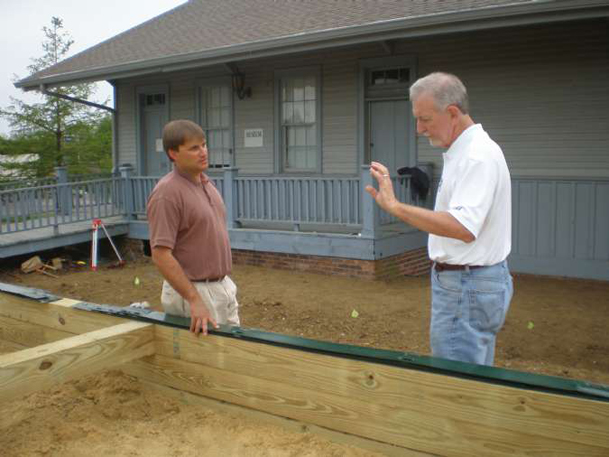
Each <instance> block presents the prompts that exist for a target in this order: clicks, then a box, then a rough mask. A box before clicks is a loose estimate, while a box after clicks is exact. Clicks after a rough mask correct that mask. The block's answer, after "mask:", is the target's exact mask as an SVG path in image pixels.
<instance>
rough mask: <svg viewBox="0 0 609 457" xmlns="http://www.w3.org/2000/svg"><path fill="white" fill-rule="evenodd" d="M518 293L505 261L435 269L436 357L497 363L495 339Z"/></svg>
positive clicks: (433, 323) (433, 332) (433, 333)
mask: <svg viewBox="0 0 609 457" xmlns="http://www.w3.org/2000/svg"><path fill="white" fill-rule="evenodd" d="M513 293H514V286H513V284H512V277H511V275H510V271H509V269H508V266H507V262H506V261H503V262H500V263H498V264H495V265H491V266H488V267H480V268H473V269H469V268H468V269H465V270H444V271H442V272H437V271H436V268H435V265H434V267H433V268H432V270H431V330H430V337H431V351H432V354H433V356H434V357H443V358H445V359H451V360H459V361H461V362H469V363H477V364H479V365H493V361H494V359H495V340H496V337H497V333H498V332H499V330H500V329H501V327H502V326H503V323H504V322H505V316H506V315H507V312H508V309H509V307H510V300H511V299H512V295H513Z"/></svg>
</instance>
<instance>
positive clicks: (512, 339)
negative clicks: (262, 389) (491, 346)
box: [0, 257, 609, 456]
mask: <svg viewBox="0 0 609 457" xmlns="http://www.w3.org/2000/svg"><path fill="white" fill-rule="evenodd" d="M72 260H74V258H72ZM82 260H83V261H87V259H86V258H83V259H82ZM111 267H112V265H111V264H106V265H104V264H103V263H102V265H101V267H100V269H99V270H98V271H97V272H92V271H90V270H89V268H88V266H87V265H79V264H77V263H76V262H74V261H72V262H71V266H70V267H68V268H67V269H65V270H64V271H61V272H58V273H57V276H58V277H57V278H54V277H50V276H45V275H41V274H36V273H31V274H28V275H26V274H23V273H21V272H19V271H18V270H17V269H11V268H4V269H3V270H2V271H0V281H2V282H10V283H13V284H19V285H24V286H31V287H36V288H41V289H45V290H48V291H50V292H53V293H55V294H57V295H59V296H62V297H68V298H74V299H80V300H84V301H88V302H93V303H100V304H111V305H122V306H126V305H129V304H130V303H133V302H142V301H148V302H149V303H150V304H151V305H152V307H153V308H154V309H157V310H159V311H161V310H162V308H161V307H160V301H159V297H160V288H161V282H162V279H161V277H160V275H159V274H158V273H157V271H156V269H155V267H154V265H152V263H151V262H150V260H149V259H148V258H146V257H142V258H137V259H130V260H129V261H128V262H127V264H126V265H125V266H124V267H122V268H111ZM232 277H233V279H234V280H235V282H236V283H237V286H238V288H239V295H238V297H239V302H240V318H241V323H242V326H243V327H248V328H259V329H264V330H269V331H273V332H278V333H283V334H290V335H298V336H304V337H307V338H315V339H319V340H326V341H334V342H340V343H348V344H356V345H360V346H369V347H377V348H385V349H394V350H400V351H410V352H415V353H419V354H429V343H428V337H429V332H428V325H429V313H430V309H429V301H430V288H429V277H421V278H401V279H397V280H393V281H388V282H380V281H376V282H374V281H365V280H360V279H352V278H341V277H335V276H324V275H317V274H310V273H303V272H294V271H282V270H272V269H267V268H261V267H251V266H235V268H234V272H233V275H232ZM514 285H515V294H514V299H513V300H512V305H511V309H510V312H509V314H508V318H507V321H506V324H505V327H504V329H503V330H502V331H501V333H500V334H499V337H498V342H497V357H496V365H497V366H500V367H508V368H512V369H516V370H521V371H528V372H534V373H541V374H548V375H554V376H561V377H566V378H576V379H584V380H588V381H592V382H595V383H601V384H609V357H608V356H607V354H609V332H607V328H608V327H607V324H608V322H609V282H602V281H584V280H567V279H560V278H547V277H536V276H528V275H516V276H515V278H514ZM353 311H356V312H357V313H353ZM355 315H357V317H353V316H355ZM1 349H2V348H0V350H1ZM134 392H135V393H134ZM137 392H140V394H137ZM96 405H97V407H96ZM124 406H129V407H128V408H124ZM11 408H12V409H11ZM41 411H44V414H43V415H42V416H41V415H40V412H41ZM84 417H91V418H94V420H93V421H92V420H90V419H87V420H86V421H83V419H84ZM125 421H126V422H125ZM59 423H61V426H59V425H58V424H59ZM203 423H204V424H205V426H204V428H201V424H203ZM49 424H55V425H50V426H49ZM121 424H122V425H121ZM125 424H128V427H126V426H125ZM195 424H196V427H195ZM0 425H1V427H0V429H1V430H3V433H2V435H3V436H4V438H0V444H1V445H2V448H3V450H4V451H5V450H6V449H15V450H16V453H15V454H11V455H82V454H81V451H82V453H84V450H85V449H98V451H99V452H94V453H93V454H91V455H151V456H155V455H159V456H160V455H183V454H185V453H186V452H191V451H192V450H193V449H195V448H198V449H199V450H200V451H201V452H202V453H203V455H221V454H222V455H223V456H233V455H234V456H241V455H246V456H284V455H285V456H292V455H293V456H305V455H312V456H313V455H315V456H318V455H319V456H326V455H327V456H364V455H373V454H370V453H367V452H364V451H361V450H359V449H356V448H349V447H347V446H345V445H338V444H335V443H330V442H327V441H324V440H321V439H319V438H316V437H313V436H311V435H309V434H297V433H296V434H290V433H291V432H287V431H284V430H282V429H279V428H272V427H268V428H267V429H264V430H258V429H256V427H259V426H261V425H259V424H251V423H246V422H243V420H242V419H239V418H236V419H235V418H230V417H224V416H222V415H221V414H219V413H217V412H213V411H209V410H206V409H201V408H196V407H190V406H185V405H181V404H179V403H177V402H176V401H174V400H170V399H167V398H163V397H162V396H155V395H152V394H150V393H148V392H146V391H142V390H141V389H140V388H139V387H138V385H137V381H136V380H133V379H131V378H128V377H126V376H124V375H121V374H119V373H107V374H104V375H103V376H93V377H89V378H87V379H84V380H81V381H79V382H75V383H69V384H66V385H64V386H59V387H58V388H56V389H54V390H53V391H52V392H51V393H50V394H49V393H46V394H42V393H37V394H33V395H30V396H29V397H27V398H25V399H23V400H19V401H16V402H13V403H11V404H9V405H8V406H7V405H4V406H3V407H1V408H0ZM129 427H133V430H129ZM39 428H42V429H44V435H45V437H46V438H45V439H44V440H42V441H37V442H36V443H32V442H29V441H28V439H29V438H28V435H29V434H33V435H40V432H39V431H38V430H39ZM125 428H127V430H125ZM5 430H10V431H11V433H10V434H9V435H10V438H8V435H7V434H6V433H4V431H5ZM168 430H169V433H168V432H167V431H168ZM219 430H223V433H224V431H227V430H228V431H234V432H235V433H237V435H236V436H234V437H231V438H229V439H228V441H229V442H228V443H226V442H225V443H223V444H224V446H222V445H221V443H220V442H218V440H217V439H214V437H217V436H224V435H222V434H220V432H219ZM83 436H85V437H88V438H87V440H85V439H84V438H83ZM171 436H175V437H178V438H179V439H177V440H176V439H172V438H171ZM89 438H90V440H89ZM7 440H8V444H9V446H8V447H7ZM18 440H24V441H23V442H24V443H28V444H27V446H28V447H19V446H17V445H16V443H17V441H18ZM149 441H150V442H155V445H154V448H153V447H152V444H146V443H148V442H149ZM222 441H224V439H222ZM41 443H43V444H41ZM62 443H63V444H62ZM65 443H71V444H69V445H66V444H65ZM119 445H120V448H119V449H120V450H118V449H117V448H112V446H119ZM15 446H16V447H15ZM23 446H26V444H24V445H23ZM90 446H93V447H92V448H91V447H90ZM95 446H97V448H95ZM210 446H211V447H210ZM157 447H158V449H157ZM3 455H7V454H5V453H3Z"/></svg>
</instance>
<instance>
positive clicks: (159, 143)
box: [156, 138, 163, 152]
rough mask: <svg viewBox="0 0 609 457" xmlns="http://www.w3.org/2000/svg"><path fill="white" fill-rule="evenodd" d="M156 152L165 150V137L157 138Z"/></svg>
mask: <svg viewBox="0 0 609 457" xmlns="http://www.w3.org/2000/svg"><path fill="white" fill-rule="evenodd" d="M156 152H163V138H157V139H156Z"/></svg>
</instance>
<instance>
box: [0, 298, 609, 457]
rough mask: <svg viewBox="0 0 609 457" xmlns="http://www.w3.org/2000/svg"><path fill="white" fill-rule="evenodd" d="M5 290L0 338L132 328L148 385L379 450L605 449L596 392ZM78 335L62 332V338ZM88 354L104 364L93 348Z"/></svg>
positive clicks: (133, 371) (606, 415)
mask: <svg viewBox="0 0 609 457" xmlns="http://www.w3.org/2000/svg"><path fill="white" fill-rule="evenodd" d="M7 297H8V296H7V295H3V294H2V293H0V338H3V339H6V340H9V341H12V342H13V343H15V344H22V345H25V346H31V345H36V344H40V343H41V342H43V341H44V340H46V339H48V340H49V341H55V343H51V345H56V346H54V347H55V348H56V349H57V351H56V353H57V354H60V355H61V354H64V352H63V351H62V350H60V349H59V347H60V344H59V343H61V342H65V341H72V342H74V341H76V339H75V338H77V337H73V338H70V339H69V340H62V339H61V338H62V337H66V336H69V335H74V334H77V333H79V332H83V331H84V332H93V333H90V334H89V335H93V334H96V335H97V334H98V333H97V332H101V333H99V335H101V334H103V332H104V331H107V332H110V333H112V335H113V336H110V335H108V341H109V342H112V343H109V344H111V345H118V346H122V344H127V343H124V340H126V339H128V337H127V335H131V336H132V335H134V334H135V333H138V332H141V334H139V336H138V337H137V338H135V337H134V340H133V341H138V342H139V343H134V344H139V346H138V347H139V348H141V352H139V353H137V354H131V355H132V357H131V358H130V359H129V360H131V361H132V363H129V364H127V365H123V366H122V370H123V371H124V372H126V373H127V374H130V375H133V376H136V377H138V378H140V379H142V380H143V381H145V382H146V384H147V385H149V386H155V387H156V388H157V389H160V390H164V391H167V392H173V393H174V394H176V395H179V396H182V397H184V396H186V397H188V398H190V399H191V400H192V399H199V401H200V402H203V403H206V402H207V403H211V404H214V403H215V402H217V401H219V402H221V404H227V405H230V407H231V408H239V409H241V410H243V411H256V413H255V414H257V415H263V416H265V417H270V418H278V420H281V421H287V422H288V423H297V424H301V425H298V426H299V427H302V426H303V425H302V424H306V426H309V427H313V428H315V429H317V430H326V431H327V432H328V433H329V434H334V435H335V436H343V437H353V439H354V440H358V444H357V445H359V446H362V447H367V448H369V449H371V450H375V449H376V450H380V448H382V449H383V450H382V451H381V452H386V453H387V454H388V455H413V456H414V455H416V456H421V455H430V454H433V455H450V456H452V455H456V456H461V455H462V456H471V455H485V456H503V455H506V454H514V455H522V454H525V455H526V454H536V455H586V456H606V455H609V402H608V401H602V400H594V399H588V398H578V397H576V396H569V395H562V394H558V393H550V392H543V391H539V390H534V389H527V388H517V387H514V386H507V385H501V384H497V383H490V382H483V381H480V380H472V379H465V378H459V377H455V376H448V375H446V374H441V373H433V372H427V371H418V370H414V369H407V368H404V367H399V366H389V365H383V364H376V363H371V362H368V361H362V360H353V359H350V358H343V357H336V356H331V355H325V354H319V353H313V352H306V351H300V350H297V349H291V348H286V347H280V346H274V345H268V344H262V343H257V342H252V341H246V340H241V339H238V338H227V337H223V336H221V335H209V336H207V337H198V338H197V337H195V336H193V335H192V334H191V333H190V332H188V330H186V329H182V328H174V327H169V326H165V325H158V324H139V325H142V326H143V327H141V328H135V327H134V328H133V329H132V330H131V331H124V332H121V331H119V330H118V328H119V327H120V325H117V324H120V323H125V322H126V320H125V319H123V318H119V317H116V316H110V315H103V314H96V313H92V312H87V311H83V310H78V309H74V308H72V305H73V304H74V302H73V301H69V300H60V301H58V302H55V303H54V304H41V303H38V302H34V301H32V300H26V299H21V298H16V297H12V298H11V299H10V300H8V299H7ZM9 302H10V303H9ZM127 322H130V323H131V321H127ZM109 326H112V327H109ZM43 329H44V331H43ZM111 329H114V330H112V331H111ZM123 329H124V328H123ZM83 336H84V335H83ZM131 336H129V338H131ZM117 341H121V342H122V343H117ZM91 344H100V343H94V342H92V343H91ZM85 345H86V344H84V345H82V346H81V345H79V344H74V343H73V346H72V348H78V347H84V346H85ZM39 347H40V346H39ZM68 352H69V349H68ZM76 352H77V353H80V352H79V351H78V349H76ZM82 352H87V351H82ZM102 352H103V351H102ZM126 352H131V351H128V350H127V351H126ZM24 353H25V354H26V355H27V354H28V353H26V351H22V352H21V354H24ZM118 353H122V352H121V350H118ZM17 354H19V353H17ZM29 354H30V357H29V358H28V357H24V356H23V355H20V356H19V357H22V358H23V360H24V362H23V363H24V364H25V365H27V363H30V364H31V365H28V366H30V367H34V368H36V367H40V361H41V359H40V358H36V357H34V356H33V355H32V354H33V353H31V352H30V353H29ZM152 354H154V355H152ZM1 360H3V359H2V358H1V357H0V361H1ZM123 361H124V360H123ZM37 364H38V365H37ZM91 364H92V366H93V367H95V368H98V369H102V368H106V364H107V366H108V367H110V366H116V365H115V364H113V363H112V362H111V361H109V360H107V361H106V362H101V361H100V360H96V358H95V357H92V359H91ZM14 366H17V365H14ZM1 367H2V364H1V363H0V375H1V374H2V368H1ZM34 368H31V369H34ZM25 371H27V370H24V372H25ZM47 371H48V370H47ZM68 371H70V370H69V369H68ZM88 372H89V371H88ZM81 373H82V371H81ZM77 374H78V371H77V370H75V371H74V375H77ZM0 379H4V377H2V376H0ZM12 384H13V385H16V384H18V383H17V382H16V381H15V382H14V383H12ZM40 385H42V384H40ZM0 390H3V387H2V384H1V383H0ZM3 398H6V397H5V395H4V393H3V392H0V401H1V400H2V399H3ZM394 451H395V452H394Z"/></svg>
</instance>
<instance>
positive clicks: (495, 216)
mask: <svg viewBox="0 0 609 457" xmlns="http://www.w3.org/2000/svg"><path fill="white" fill-rule="evenodd" d="M443 156H444V168H443V170H442V179H441V180H440V184H439V186H438V194H437V196H436V206H435V210H436V211H448V212H449V213H450V214H452V215H453V216H454V217H455V218H456V219H457V220H458V221H459V222H460V223H461V224H463V226H465V228H467V229H468V230H469V231H470V232H471V233H472V234H473V235H474V237H476V239H475V240H474V241H473V242H471V243H465V242H463V241H460V240H457V239H454V238H447V237H443V236H437V235H431V234H430V235H429V244H428V250H429V258H430V259H431V260H433V261H436V262H442V263H449V264H455V265H494V264H496V263H498V262H501V261H503V260H505V259H506V257H507V256H508V254H509V253H510V250H511V247H512V190H511V183H510V172H509V170H508V167H507V164H506V162H505V157H504V156H503V152H502V151H501V148H500V147H499V145H497V143H495V142H494V141H493V140H492V139H491V138H490V137H489V136H488V134H487V133H486V132H485V131H484V129H483V128H482V125H480V124H476V125H472V126H471V127H469V128H468V129H466V130H464V131H463V132H462V133H461V135H459V137H458V138H457V139H456V140H455V142H454V143H453V144H452V145H451V146H450V148H449V149H448V150H447V151H446V152H445V153H444V154H443Z"/></svg>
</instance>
